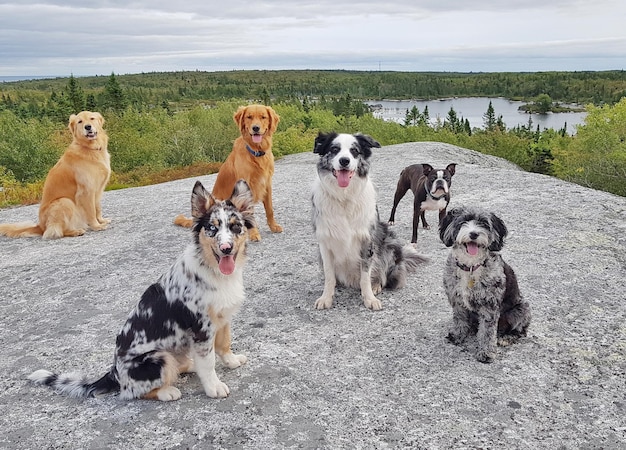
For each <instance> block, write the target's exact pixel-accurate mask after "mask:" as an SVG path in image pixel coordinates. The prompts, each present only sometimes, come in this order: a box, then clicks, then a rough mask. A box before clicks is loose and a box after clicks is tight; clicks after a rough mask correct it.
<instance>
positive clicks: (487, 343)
mask: <svg viewBox="0 0 626 450" xmlns="http://www.w3.org/2000/svg"><path fill="white" fill-rule="evenodd" d="M507 233H508V230H507V228H506V226H505V225H504V222H503V221H502V220H501V219H500V218H499V217H498V216H496V215H495V214H493V213H490V212H487V211H484V210H481V209H478V208H464V207H461V208H455V209H453V210H451V211H449V212H448V214H447V215H446V216H445V218H444V219H443V221H442V222H441V224H440V227H439V235H440V237H441V240H442V241H443V243H444V244H445V245H446V246H447V247H452V251H451V252H450V255H449V256H448V259H447V261H446V264H445V267H444V275H443V285H444V288H445V291H446V294H447V296H448V300H449V302H450V305H451V306H452V320H453V324H452V328H451V330H450V333H449V334H448V336H447V338H448V340H450V341H451V342H453V343H455V344H461V343H462V342H464V341H465V339H466V338H467V337H468V336H470V335H472V334H476V336H477V343H478V352H477V353H476V359H478V361H480V362H485V363H488V362H491V361H493V359H494V358H495V355H496V347H497V344H498V343H500V344H501V345H506V344H508V343H510V342H513V341H515V340H516V339H517V338H518V337H520V336H525V335H526V331H527V329H528V326H529V324H530V318H531V314H530V305H529V304H528V302H526V301H525V300H524V299H523V298H522V296H521V294H520V292H519V287H518V283H517V277H516V275H515V272H514V271H513V269H512V268H511V266H509V265H508V264H507V263H506V262H505V261H504V260H503V259H502V256H500V254H499V253H498V252H499V251H500V250H501V249H502V247H503V245H504V238H505V237H506V235H507Z"/></svg>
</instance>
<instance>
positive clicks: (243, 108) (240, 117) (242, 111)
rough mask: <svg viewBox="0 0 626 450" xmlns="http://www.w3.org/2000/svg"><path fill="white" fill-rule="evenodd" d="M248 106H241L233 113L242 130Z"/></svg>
mask: <svg viewBox="0 0 626 450" xmlns="http://www.w3.org/2000/svg"><path fill="white" fill-rule="evenodd" d="M246 108H247V106H240V107H239V108H237V111H235V114H234V115H233V120H234V121H235V123H236V124H237V126H238V127H239V129H240V130H241V129H242V127H243V115H244V114H245V112H246Z"/></svg>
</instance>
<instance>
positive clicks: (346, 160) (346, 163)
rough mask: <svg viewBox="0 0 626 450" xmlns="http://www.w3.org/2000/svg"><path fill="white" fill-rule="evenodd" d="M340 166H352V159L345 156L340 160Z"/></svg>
mask: <svg viewBox="0 0 626 450" xmlns="http://www.w3.org/2000/svg"><path fill="white" fill-rule="evenodd" d="M339 164H340V165H341V167H347V166H349V165H350V158H346V157H345V156H344V157H342V158H339Z"/></svg>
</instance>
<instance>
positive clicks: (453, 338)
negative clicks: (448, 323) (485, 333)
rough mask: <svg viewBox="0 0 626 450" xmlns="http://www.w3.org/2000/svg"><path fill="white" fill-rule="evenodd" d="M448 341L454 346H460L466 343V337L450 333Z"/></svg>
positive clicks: (447, 337)
mask: <svg viewBox="0 0 626 450" xmlns="http://www.w3.org/2000/svg"><path fill="white" fill-rule="evenodd" d="M446 339H447V340H448V342H451V343H452V344H454V345H460V344H462V343H463V342H465V335H462V334H459V333H454V332H452V331H450V332H449V333H448V335H447V336H446Z"/></svg>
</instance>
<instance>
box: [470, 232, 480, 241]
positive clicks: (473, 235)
mask: <svg viewBox="0 0 626 450" xmlns="http://www.w3.org/2000/svg"><path fill="white" fill-rule="evenodd" d="M469 237H470V239H471V240H473V241H475V240H476V239H477V238H478V233H476V232H475V231H472V232H471V233H470V234H469Z"/></svg>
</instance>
